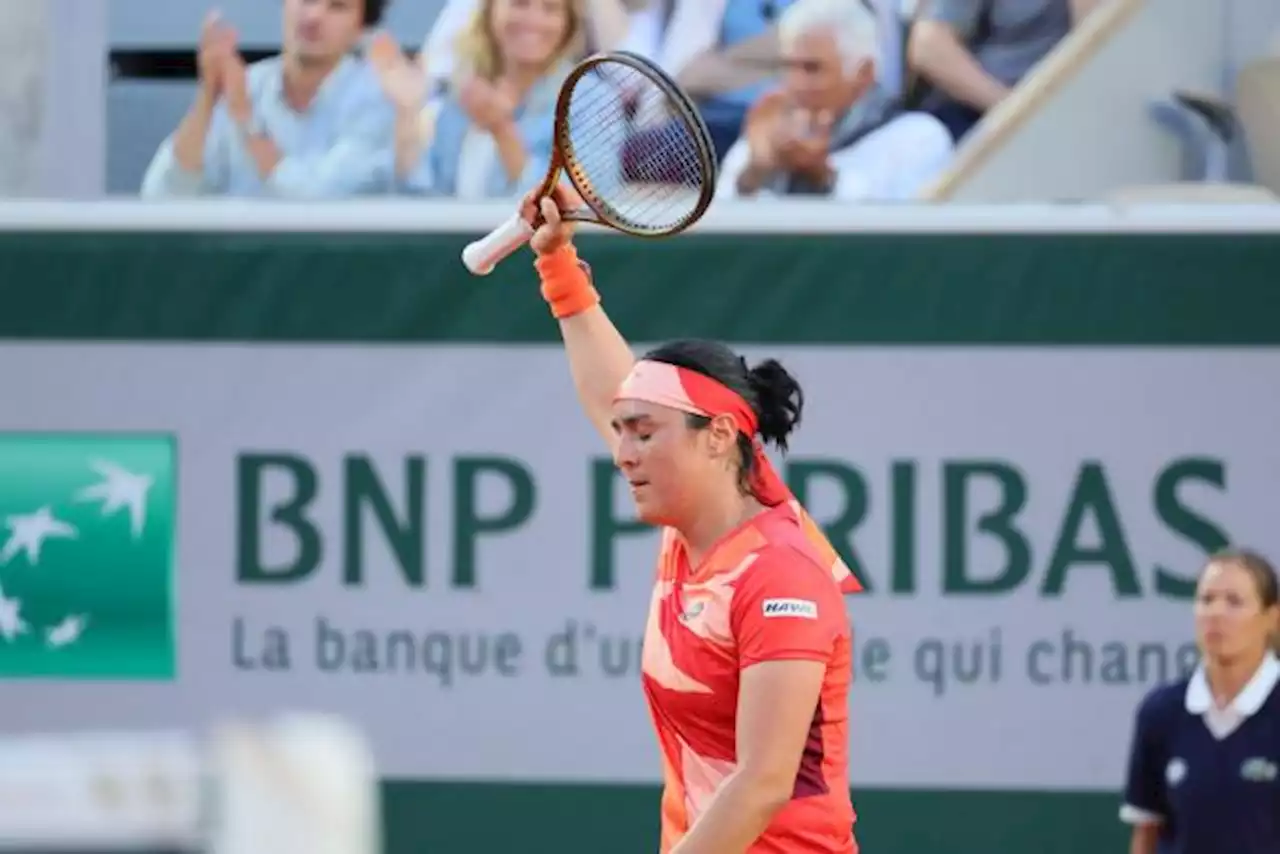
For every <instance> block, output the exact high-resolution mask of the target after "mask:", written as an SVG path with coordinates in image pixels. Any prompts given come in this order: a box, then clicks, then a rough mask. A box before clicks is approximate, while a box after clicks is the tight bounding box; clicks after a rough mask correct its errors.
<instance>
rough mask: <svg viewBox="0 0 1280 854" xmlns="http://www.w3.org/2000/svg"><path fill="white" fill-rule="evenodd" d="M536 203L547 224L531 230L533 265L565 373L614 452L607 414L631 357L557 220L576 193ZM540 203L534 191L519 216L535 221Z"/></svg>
mask: <svg viewBox="0 0 1280 854" xmlns="http://www.w3.org/2000/svg"><path fill="white" fill-rule="evenodd" d="M540 204H541V211H542V216H543V218H544V219H545V220H546V222H544V223H543V224H542V225H541V226H539V227H538V230H537V231H536V232H534V235H533V238H532V240H531V241H530V246H532V247H533V251H534V252H535V253H536V254H537V256H538V260H537V261H536V262H535V266H536V268H537V270H538V278H539V279H541V281H542V296H543V298H544V299H546V301H547V303H548V305H550V307H551V313H552V314H553V315H555V317H556V318H557V319H558V320H559V322H560V335H561V337H563V338H564V349H565V354H566V355H567V356H568V357H569V372H570V374H572V376H573V385H574V387H575V388H576V389H577V392H578V400H579V402H581V404H582V409H583V411H584V412H586V415H587V418H588V419H589V420H590V421H591V424H592V426H594V427H595V428H596V430H597V431H598V432H599V433H600V435H601V436H603V437H604V440H605V443H606V444H607V445H608V446H609V451H610V452H611V453H612V452H613V451H614V450H615V448H616V446H617V442H618V438H617V436H616V434H615V433H614V431H613V427H612V426H611V425H610V423H609V422H610V415H609V412H610V408H611V407H612V405H613V396H614V394H615V393H616V392H617V390H618V386H620V385H621V384H622V381H623V380H624V379H626V377H627V373H628V372H630V370H631V366H632V364H634V362H635V357H634V356H633V355H632V353H631V348H630V347H629V346H628V345H627V342H626V340H625V339H624V338H623V337H622V334H621V333H620V332H618V329H617V327H615V326H614V325H613V321H611V320H610V319H609V316H608V315H607V314H605V313H604V309H603V308H601V307H600V295H599V294H598V293H597V292H596V289H595V287H594V286H593V285H592V283H591V276H590V274H589V272H588V271H587V269H586V265H585V264H583V263H582V262H580V261H579V260H578V255H577V251H576V250H575V249H574V246H573V233H572V226H571V225H570V224H569V223H566V222H562V221H561V219H560V211H561V209H570V208H573V207H577V206H578V205H580V204H581V201H580V200H579V199H578V198H577V194H576V193H574V192H573V190H571V189H569V188H568V187H564V186H561V187H558V188H557V189H556V191H555V193H554V195H553V198H549V199H542V200H541V201H540ZM538 205H539V200H537V199H536V198H535V197H534V196H533V195H529V196H526V197H525V199H524V203H523V206H522V208H521V214H522V215H523V216H524V218H525V220H526V221H528V222H533V220H534V214H535V212H536V211H537V210H538Z"/></svg>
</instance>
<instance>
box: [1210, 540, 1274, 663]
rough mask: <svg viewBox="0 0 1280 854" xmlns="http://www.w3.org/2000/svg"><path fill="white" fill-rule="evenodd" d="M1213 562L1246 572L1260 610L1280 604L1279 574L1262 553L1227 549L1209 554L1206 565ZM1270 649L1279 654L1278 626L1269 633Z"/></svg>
mask: <svg viewBox="0 0 1280 854" xmlns="http://www.w3.org/2000/svg"><path fill="white" fill-rule="evenodd" d="M1215 563H1217V564H1231V565H1232V566H1238V567H1240V568H1241V569H1243V570H1244V571H1245V572H1246V573H1248V574H1249V577H1250V578H1251V579H1253V585H1254V589H1256V590H1257V592H1258V600H1259V602H1261V603H1262V610H1264V611H1265V610H1267V609H1269V608H1274V607H1276V606H1278V605H1280V576H1277V574H1276V568H1275V567H1274V566H1272V565H1271V562H1270V561H1268V560H1267V559H1266V558H1265V557H1263V556H1262V555H1260V554H1258V553H1257V552H1254V551H1250V550H1248V549H1227V550H1224V551H1220V552H1216V553H1215V554H1212V555H1210V556H1209V561H1208V563H1207V564H1206V566H1211V565H1213V564H1215ZM1271 649H1272V650H1273V651H1274V652H1275V653H1276V654H1277V655H1280V627H1278V628H1277V629H1276V630H1275V632H1274V633H1273V634H1272V635H1271Z"/></svg>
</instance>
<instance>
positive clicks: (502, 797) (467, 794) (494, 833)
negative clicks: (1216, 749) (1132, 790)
mask: <svg viewBox="0 0 1280 854" xmlns="http://www.w3.org/2000/svg"><path fill="white" fill-rule="evenodd" d="M658 795H659V792H658V789H657V788H656V787H648V786H587V785H577V786H568V785H565V786H535V785H518V784H478V783H452V782H450V783H446V782H438V783H434V782H433V783H426V782H412V781H392V782H390V783H389V784H388V785H387V786H385V787H384V799H385V800H384V814H385V816H386V833H387V836H386V843H387V845H386V851H387V854H420V852H428V851H467V852H473V854H509V852H521V851H530V852H532V851H554V852H556V854H601V852H609V854H653V852H654V851H657V850H658ZM853 798H854V808H855V809H856V810H857V811H858V824H857V835H858V842H859V845H860V847H861V849H862V850H863V851H867V852H875V854H921V852H933V851H937V852H948V854H1080V852H1097V854H1101V852H1105V851H1124V850H1126V845H1127V839H1128V835H1129V831H1128V828H1127V827H1125V826H1124V825H1122V824H1121V823H1120V821H1119V818H1118V810H1119V805H1120V797H1119V795H1116V794H1108V793H1093V792H1090V793H1083V792H1052V793H1050V792H1013V791H950V792H948V791H939V790H930V791H914V790H883V789H876V790H863V791H859V790H855V791H854V793H853Z"/></svg>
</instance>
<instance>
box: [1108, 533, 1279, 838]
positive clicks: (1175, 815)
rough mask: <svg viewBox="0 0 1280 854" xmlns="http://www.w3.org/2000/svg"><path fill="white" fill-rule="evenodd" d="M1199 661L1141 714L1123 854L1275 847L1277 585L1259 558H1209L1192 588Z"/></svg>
mask: <svg viewBox="0 0 1280 854" xmlns="http://www.w3.org/2000/svg"><path fill="white" fill-rule="evenodd" d="M1194 613H1195V626H1196V640H1197V642H1198V644H1199V647H1200V653H1201V657H1202V663H1201V664H1200V666H1199V667H1198V668H1197V669H1196V671H1195V673H1193V674H1192V675H1191V677H1190V678H1189V679H1184V680H1182V681H1181V682H1178V683H1175V684H1173V685H1164V686H1161V687H1159V688H1156V689H1155V690H1154V691H1152V692H1151V693H1150V694H1149V695H1148V696H1147V698H1146V699H1145V700H1144V701H1143V703H1142V706H1141V707H1140V708H1139V709H1138V717H1137V725H1136V728H1135V732H1134V737H1133V748H1132V751H1131V753H1130V756H1129V774H1128V781H1127V783H1126V786H1125V801H1124V806H1123V807H1122V808H1121V810H1120V817H1121V819H1123V820H1124V821H1125V822H1127V823H1129V824H1131V825H1133V833H1132V837H1131V840H1130V843H1129V851H1130V854H1156V852H1160V854H1165V852H1168V854H1275V852H1277V851H1280V687H1278V685H1280V657H1277V656H1278V653H1280V582H1278V581H1277V578H1276V571H1275V569H1274V568H1273V567H1272V566H1271V564H1270V563H1268V562H1267V560H1266V559H1265V558H1263V557H1262V556H1261V555H1259V554H1257V553H1255V552H1250V551H1229V552H1222V553H1219V554H1216V555H1214V556H1212V557H1211V558H1210V559H1209V562H1208V563H1207V564H1206V565H1205V568H1204V572H1203V573H1202V574H1201V576H1200V581H1199V583H1198V584H1197V586H1196V599H1195V611H1194Z"/></svg>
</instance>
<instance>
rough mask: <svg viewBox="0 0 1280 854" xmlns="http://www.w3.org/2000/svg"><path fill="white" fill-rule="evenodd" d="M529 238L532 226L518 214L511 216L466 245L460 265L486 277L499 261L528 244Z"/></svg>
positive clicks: (531, 234) (531, 233) (531, 235)
mask: <svg viewBox="0 0 1280 854" xmlns="http://www.w3.org/2000/svg"><path fill="white" fill-rule="evenodd" d="M530 237H533V226H531V225H529V223H527V222H525V220H524V218H523V217H521V216H520V214H513V215H512V217H511V219H509V220H507V221H506V222H504V223H503V224H502V225H500V226H498V227H497V228H495V229H494V230H493V231H491V232H489V233H488V234H486V235H485V236H484V237H482V238H480V239H479V240H476V241H474V242H472V243H469V244H467V248H466V249H463V250H462V263H463V264H465V265H466V268H467V269H468V270H470V271H471V272H472V273H474V274H475V275H477V276H487V275H489V273H491V272H492V271H493V268H494V267H495V266H496V265H497V263H498V262H499V261H501V260H502V259H503V258H506V257H507V256H508V255H510V254H511V253H512V252H515V251H516V250H517V249H519V248H520V247H521V246H523V245H525V244H526V243H528V242H529V238H530Z"/></svg>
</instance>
